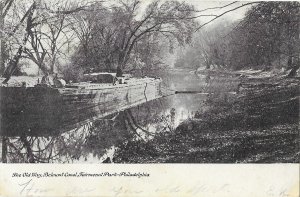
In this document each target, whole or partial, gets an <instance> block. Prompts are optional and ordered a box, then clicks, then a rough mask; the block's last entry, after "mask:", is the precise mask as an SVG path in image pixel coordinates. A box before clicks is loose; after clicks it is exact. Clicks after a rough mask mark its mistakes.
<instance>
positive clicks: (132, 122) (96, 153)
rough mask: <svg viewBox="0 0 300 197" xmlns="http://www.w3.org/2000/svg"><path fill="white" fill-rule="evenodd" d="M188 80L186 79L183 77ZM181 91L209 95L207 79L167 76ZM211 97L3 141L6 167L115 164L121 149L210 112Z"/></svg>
mask: <svg viewBox="0 0 300 197" xmlns="http://www.w3.org/2000/svg"><path fill="white" fill-rule="evenodd" d="M183 76H184V77H183ZM164 81H165V83H166V84H165V86H167V87H171V88H173V89H176V90H178V89H179V90H203V89H204V88H206V87H207V83H205V78H203V77H201V76H200V77H199V76H198V75H196V74H194V73H188V74H186V73H185V74H184V73H183V72H177V73H175V74H174V73H173V75H172V76H170V75H168V76H164ZM206 97H207V95H205V94H176V95H171V96H167V97H163V98H160V99H157V100H153V101H150V102H147V103H144V104H142V105H140V106H137V107H134V108H131V109H128V110H125V111H123V112H119V113H117V114H113V115H111V116H110V117H106V118H105V119H102V120H98V121H97V122H90V123H87V124H85V125H82V126H81V127H79V128H77V129H73V130H71V131H68V132H65V133H62V134H60V135H57V136H47V137H34V136H18V137H2V140H1V142H2V150H1V151H2V153H1V155H2V156H1V157H2V158H1V159H2V162H8V163H101V162H113V154H114V151H115V150H116V149H118V145H120V144H124V143H126V142H128V141H138V140H143V141H147V140H150V139H152V138H153V137H154V136H155V135H156V134H158V133H160V132H172V131H173V130H174V129H175V128H176V127H177V126H178V125H179V124H180V123H181V122H183V121H184V120H187V119H189V118H193V117H194V115H195V113H196V112H197V111H199V110H200V111H201V110H205V109H206V108H207V106H206V105H205V99H206Z"/></svg>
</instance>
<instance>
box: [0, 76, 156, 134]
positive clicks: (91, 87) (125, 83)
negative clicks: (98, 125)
mask: <svg viewBox="0 0 300 197" xmlns="http://www.w3.org/2000/svg"><path fill="white" fill-rule="evenodd" d="M159 97H161V79H159V78H149V77H144V78H131V77H121V78H116V77H115V74H114V73H91V74H87V75H85V80H84V81H83V82H79V83H70V84H67V85H65V86H64V87H50V86H47V85H43V84H38V85H36V86H35V87H25V86H24V87H3V86H2V87H0V112H1V116H0V132H1V135H5V136H15V135H22V134H24V135H36V136H40V135H43V136H45V135H54V134H58V133H61V132H62V131H64V130H69V129H73V128H76V127H78V126H79V125H82V124H84V123H86V122H89V121H94V120H97V119H101V118H103V117H105V116H107V115H110V114H113V113H116V112H119V111H122V110H125V109H127V108H131V107H133V106H136V105H139V104H142V103H144V102H147V101H150V100H153V99H156V98H159Z"/></svg>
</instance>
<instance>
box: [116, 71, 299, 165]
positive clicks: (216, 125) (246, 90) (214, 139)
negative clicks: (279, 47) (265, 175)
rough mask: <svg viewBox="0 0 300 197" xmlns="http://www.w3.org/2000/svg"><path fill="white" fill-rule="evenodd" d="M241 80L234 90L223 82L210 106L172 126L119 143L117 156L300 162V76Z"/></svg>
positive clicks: (119, 158)
mask: <svg viewBox="0 0 300 197" xmlns="http://www.w3.org/2000/svg"><path fill="white" fill-rule="evenodd" d="M239 82H240V83H239V85H238V88H237V93H236V94H233V95H232V94H230V96H226V95H227V94H226V93H225V92H224V91H222V84H219V88H218V89H216V90H215V92H213V93H212V94H209V95H208V97H207V99H206V104H207V106H208V108H207V109H206V110H205V111H199V112H198V113H196V115H195V117H194V118H193V119H191V120H187V121H185V122H183V123H182V124H181V125H179V126H178V127H177V128H176V129H175V130H174V131H173V132H168V133H159V134H157V135H156V136H155V137H154V138H153V139H151V140H149V141H146V142H144V141H129V142H126V143H123V144H121V145H120V146H119V150H118V151H117V152H116V154H115V159H114V160H115V162H121V163H157V162H162V163H164V162H167V163H173V162H176V163H181V162H183V163H252V162H258V163H260V162H261V163H274V162H283V163H284V162H291V163H293V162H298V161H299V157H300V149H299V128H298V126H299V95H300V94H299V87H300V81H299V79H295V78H294V79H289V78H284V77H280V76H277V77H254V78H253V77H241V78H240V80H239ZM224 95H225V96H224Z"/></svg>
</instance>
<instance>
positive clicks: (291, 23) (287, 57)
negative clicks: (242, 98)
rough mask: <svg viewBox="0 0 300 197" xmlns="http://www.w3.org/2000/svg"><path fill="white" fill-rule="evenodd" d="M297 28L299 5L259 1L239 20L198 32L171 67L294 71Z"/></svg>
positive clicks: (299, 49) (299, 45) (298, 52)
mask: <svg viewBox="0 0 300 197" xmlns="http://www.w3.org/2000/svg"><path fill="white" fill-rule="evenodd" d="M299 25H300V3H299V2H296V1H293V2H261V3H259V4H256V5H253V6H252V7H251V8H250V9H249V10H248V11H247V12H246V14H245V17H244V18H243V19H242V20H240V21H236V22H230V21H229V20H223V21H220V22H218V23H215V24H213V25H211V26H207V27H205V28H202V29H200V30H199V31H198V32H197V33H196V35H195V37H194V39H193V42H192V45H191V46H190V47H187V48H186V49H185V50H184V51H183V52H182V51H181V53H180V54H182V55H179V57H178V58H177V61H176V63H175V66H176V67H191V68H198V67H206V68H210V67H216V68H218V67H225V68H230V69H235V70H237V69H244V68H253V69H264V70H270V69H274V68H278V69H281V68H284V69H285V70H289V69H295V70H296V69H298V68H299V57H300V38H299V33H300V32H299V30H300V29H299V27H300V26H299Z"/></svg>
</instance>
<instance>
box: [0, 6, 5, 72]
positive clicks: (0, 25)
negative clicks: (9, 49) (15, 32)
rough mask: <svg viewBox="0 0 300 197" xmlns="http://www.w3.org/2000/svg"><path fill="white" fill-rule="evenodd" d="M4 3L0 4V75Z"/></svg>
mask: <svg viewBox="0 0 300 197" xmlns="http://www.w3.org/2000/svg"><path fill="white" fill-rule="evenodd" d="M3 9H4V2H3V1H1V2H0V75H2V74H3V71H4V69H5V65H4V41H3V32H2V31H3V29H4V16H3V13H2V12H3Z"/></svg>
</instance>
